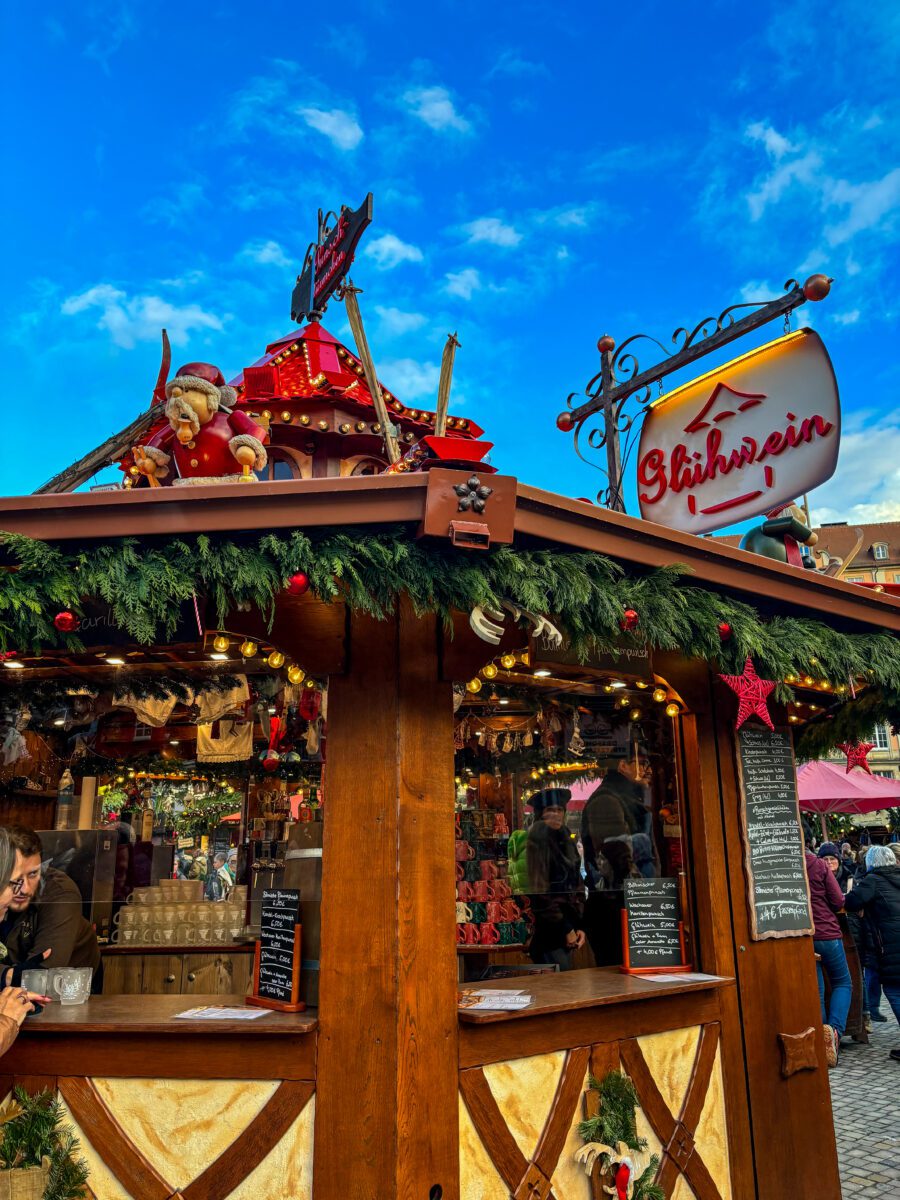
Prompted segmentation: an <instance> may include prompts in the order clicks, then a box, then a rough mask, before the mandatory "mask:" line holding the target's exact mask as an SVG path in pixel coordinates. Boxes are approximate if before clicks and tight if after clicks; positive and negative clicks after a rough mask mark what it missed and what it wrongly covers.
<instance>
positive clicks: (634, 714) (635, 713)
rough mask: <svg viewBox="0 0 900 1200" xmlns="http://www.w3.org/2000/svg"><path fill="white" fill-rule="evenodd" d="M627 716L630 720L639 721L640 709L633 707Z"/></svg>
mask: <svg viewBox="0 0 900 1200" xmlns="http://www.w3.org/2000/svg"><path fill="white" fill-rule="evenodd" d="M628 716H629V717H630V718H631V720H632V721H639V720H640V719H641V710H640V709H639V708H633V709H632V710H631V712H630V713H629V714H628Z"/></svg>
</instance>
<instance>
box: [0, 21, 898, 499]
mask: <svg viewBox="0 0 900 1200" xmlns="http://www.w3.org/2000/svg"><path fill="white" fill-rule="evenodd" d="M3 13H4V30H3V42H4V59H5V61H4V64H3V79H4V100H5V113H4V122H3V132H2V137H3V141H4V147H3V161H4V165H5V168H6V175H7V186H6V187H5V188H4V191H3V197H2V201H0V203H2V205H3V208H4V210H5V211H4V213H3V222H2V228H3V229H4V231H5V233H6V237H5V239H4V241H5V246H4V259H5V265H6V272H5V275H6V287H5V288H4V290H3V295H2V301H0V303H2V310H3V311H2V323H0V343H2V351H3V356H4V361H5V362H6V363H7V371H8V373H9V374H12V373H16V375H19V376H21V378H20V379H19V382H18V383H17V384H15V385H14V386H13V388H12V390H13V392H14V394H15V397H16V400H17V401H19V402H21V400H24V401H25V408H24V409H22V407H21V403H17V404H16V410H17V411H18V412H19V413H20V414H23V415H24V414H29V416H27V417H26V418H25V420H23V421H17V422H16V427H17V430H18V432H17V435H16V439H15V449H14V450H13V451H11V452H10V453H9V454H8V455H7V459H6V463H5V467H4V471H3V477H2V484H0V486H2V488H3V490H4V491H5V492H6V493H19V492H27V491H30V490H32V489H33V488H34V487H36V486H38V485H39V484H40V483H42V482H43V481H44V480H45V479H46V478H48V477H49V476H50V475H51V474H53V473H54V472H55V471H56V470H58V469H60V468H62V467H63V466H65V465H67V464H68V463H69V462H71V461H73V460H74V459H75V458H76V457H77V456H79V455H80V454H82V453H84V452H86V451H87V450H88V449H90V448H91V447H92V446H93V445H96V444H97V443H99V442H100V441H101V440H102V439H103V438H105V437H106V436H107V435H108V434H110V433H111V432H113V431H114V430H117V429H119V428H121V427H123V426H124V425H125V424H127V423H128V421H130V420H131V419H132V418H133V417H134V416H136V415H137V414H138V413H139V412H140V411H142V410H143V409H144V408H145V407H146V404H147V402H148V400H149V397H150V393H151V390H152V387H153V383H154V380H155V376H156V371H157V367H158V362H159V329H160V327H161V326H162V325H166V326H167V328H168V329H169V332H170V335H171V337H172V341H173V345H174V359H175V366H177V365H178V364H179V362H181V361H186V360H196V359H205V360H210V361H214V362H216V363H218V364H219V365H221V366H222V368H223V370H224V371H225V372H226V375H228V374H231V373H233V372H235V371H237V370H238V369H240V368H241V367H242V366H244V365H245V364H247V363H250V362H252V361H253V360H254V359H255V358H256V357H258V355H259V354H260V353H261V352H262V350H263V347H264V345H265V343H266V342H267V341H269V340H273V339H274V338H275V337H276V336H278V335H280V334H283V333H285V332H287V331H288V330H289V329H290V328H291V322H290V316H289V312H290V308H289V304H290V294H291V287H292V283H293V279H294V276H295V275H296V273H297V270H298V269H299V266H300V262H301V260H302V256H303V253H304V250H305V248H306V245H307V243H308V242H309V241H310V240H311V238H313V237H314V235H315V218H316V210H317V209H318V207H319V206H323V207H337V206H339V204H340V203H341V202H345V203H349V204H351V205H352V206H353V207H355V206H356V205H357V204H359V202H360V201H361V200H362V198H363V196H364V195H365V193H366V191H368V190H372V191H373V192H374V194H375V221H374V224H373V226H372V228H371V229H370V230H369V231H368V232H367V234H366V235H365V238H364V241H363V243H362V245H361V247H360V252H359V255H358V258H357V263H356V266H355V268H354V272H353V273H354V278H355V281H356V283H357V284H358V285H359V286H361V287H362V288H363V289H364V290H363V295H362V296H361V298H360V302H361V304H362V307H363V313H364V315H365V317H366V322H367V327H368V330H369V340H370V343H371V345H372V348H373V351H374V354H375V357H376V362H377V365H378V368H379V373H380V375H381V376H382V378H383V379H384V381H385V383H386V384H387V385H388V386H389V387H390V388H391V389H392V390H394V391H396V393H397V394H398V395H399V396H400V397H401V398H402V399H403V400H405V401H406V402H408V403H415V402H418V403H422V404H423V405H424V404H426V403H428V404H430V405H431V406H432V407H433V405H434V397H435V394H436V389H437V375H438V364H439V361H440V352H441V347H442V345H443V341H444V338H445V336H446V334H447V332H448V331H449V330H453V329H456V330H458V332H459V339H460V342H461V343H462V348H461V350H460V351H459V352H458V354H457V360H456V361H457V371H456V376H455V380H454V401H453V408H454V410H456V411H463V412H465V413H466V414H467V415H469V416H471V417H473V418H475V419H477V420H478V421H479V423H480V424H482V425H483V426H484V427H485V429H486V430H487V434H488V436H489V437H490V438H491V439H492V440H493V441H495V443H496V446H497V448H496V450H495V452H494V455H493V461H494V463H495V464H496V465H497V466H498V467H499V468H500V469H501V470H503V471H509V472H512V473H514V474H516V475H517V476H519V477H520V478H521V479H523V480H526V481H527V482H529V483H534V484H537V485H540V486H543V487H547V488H550V489H552V490H556V491H559V492H562V493H564V494H567V495H587V496H593V495H594V494H595V493H596V491H597V489H598V488H599V487H600V486H601V485H602V478H601V476H600V475H599V473H597V472H595V471H593V470H592V469H590V468H589V467H587V466H585V465H583V464H582V463H581V462H580V461H579V460H578V459H577V458H576V457H575V454H574V451H573V448H572V438H571V436H567V435H564V434H562V433H559V432H558V431H557V430H556V428H555V424H554V420H555V417H556V414H557V413H558V412H559V411H560V410H561V409H562V407H563V406H564V401H565V397H566V395H567V394H568V392H570V391H572V390H575V389H577V388H580V387H582V386H583V385H584V383H585V382H586V381H587V379H588V378H589V377H590V375H592V374H593V372H594V371H595V369H596V367H597V352H596V349H595V345H596V340H597V337H598V336H599V335H600V334H601V333H603V332H610V333H612V334H613V335H614V336H616V337H617V339H618V340H619V341H621V340H623V339H624V338H625V337H626V336H628V335H629V334H631V333H634V332H637V331H639V330H642V331H646V332H650V333H653V334H655V335H656V336H658V337H660V338H661V339H663V340H664V339H665V338H667V337H668V336H669V335H670V334H671V331H672V330H674V329H675V328H676V327H677V326H679V325H683V324H688V325H690V324H694V323H696V321H698V320H699V319H700V318H701V317H702V316H704V315H705V314H707V313H709V312H718V311H719V310H720V309H722V308H724V307H725V306H726V305H727V304H729V303H733V302H735V301H737V300H740V299H747V298H750V299H755V298H757V297H762V298H766V297H769V296H774V295H778V294H780V292H781V288H782V285H783V283H784V280H785V279H787V278H788V277H789V276H797V277H799V278H800V279H803V278H804V277H805V275H806V274H808V273H810V272H812V271H814V270H823V271H826V272H828V273H829V274H831V275H833V276H834V277H835V285H834V288H833V291H832V295H831V296H830V297H829V299H828V300H827V301H826V302H825V303H824V304H822V305H819V306H817V307H816V308H815V310H814V311H813V312H812V313H811V316H812V323H813V324H814V325H815V327H816V328H817V329H818V330H819V332H820V333H821V334H822V336H823V337H824V338H825V340H826V344H827V345H828V347H829V350H830V352H831V355H832V358H833V361H834V364H835V368H836V370H837V375H838V380H839V383H840V387H841V393H842V400H843V405H844V414H845V436H844V442H843V448H842V457H841V463H840V466H839V468H838V475H837V476H836V477H835V479H834V480H833V481H832V482H831V483H829V484H826V485H824V486H823V487H822V488H820V489H819V490H818V492H817V493H816V494H815V495H814V497H813V500H814V504H815V506H816V507H815V510H814V511H815V515H816V516H817V517H819V518H820V519H821V518H824V519H831V520H835V519H841V518H845V517H846V518H848V519H851V520H854V519H855V520H865V519H884V518H900V489H898V487H897V483H898V480H900V469H898V468H900V416H898V413H897V408H896V400H897V397H898V393H900V386H898V385H900V367H898V355H897V351H898V347H900V336H898V324H900V304H898V298H897V290H898V267H900V255H898V252H897V242H896V238H897V232H898V213H900V151H898V145H900V139H898V132H900V104H898V99H897V88H896V75H897V62H898V50H900V9H898V8H897V7H896V6H894V5H888V4H885V3H881V4H875V5H872V4H862V3H858V2H857V0H847V2H845V3H844V4H842V5H841V6H839V9H835V8H834V6H833V5H828V4H825V3H824V2H822V0H819V2H811V0H779V2H778V3H765V2H759V0H757V2H756V3H754V4H753V5H748V4H746V3H744V4H740V5H738V4H734V3H722V2H717V0H708V2H707V3H704V4H702V5H701V4H678V5H675V4H671V3H655V4H654V3H640V2H639V3H637V4H633V5H616V6H612V5H607V4H597V3H593V4H587V3H568V4H567V3H561V4H557V5H547V4H540V5H538V4H535V3H531V2H530V0H518V2H517V3H515V4H512V3H505V2H498V3H495V4H485V3H483V2H482V3H478V4H475V3H470V2H468V0H454V2H453V3H446V2H444V0H432V3H429V4H426V5H421V4H410V3H406V2H404V3H393V4H384V3H382V4H378V3H374V4H373V3H371V2H370V3H367V4H357V3H354V2H353V0H348V2H346V3H344V4H342V5H340V6H326V7H325V8H320V9H319V10H315V11H313V10H310V9H309V8H308V7H303V6H290V5H283V4H274V3H268V2H267V0H257V2H256V3H253V4H238V3H227V2H219V3H215V2H211V3H205V4H198V3H194V2H192V0H187V2H183V3H179V4H171V3H164V2H157V3H149V2H140V0H85V3H84V4H80V5H77V6H76V5H74V4H70V3H64V4H63V3H45V4H42V5H40V6H36V5H13V4H11V3H9V2H7V3H6V4H4V6H3ZM812 307H813V306H809V305H808V306H806V309H804V310H803V312H804V320H806V314H807V312H808V310H810V309H812ZM324 324H325V325H326V327H328V328H331V329H332V331H333V332H335V333H336V334H338V335H339V336H345V337H347V338H349V333H348V331H347V327H346V322H345V318H344V314H343V311H342V309H341V307H340V306H339V305H337V304H333V305H332V306H331V308H330V309H329V311H328V313H327V315H326V317H325V321H324ZM772 332H773V331H772V329H771V328H770V329H769V330H768V331H764V332H763V333H762V334H760V335H758V338H757V340H758V341H762V340H767V339H768V338H769V337H770V336H771V335H772ZM750 344H752V343H747V345H750ZM741 348H742V349H743V348H745V347H743V346H742V347H741ZM12 399H13V397H12V396H11V397H9V401H12ZM9 401H8V402H9ZM632 495H633V489H632ZM630 510H631V511H635V508H634V505H633V503H632V504H631V505H630Z"/></svg>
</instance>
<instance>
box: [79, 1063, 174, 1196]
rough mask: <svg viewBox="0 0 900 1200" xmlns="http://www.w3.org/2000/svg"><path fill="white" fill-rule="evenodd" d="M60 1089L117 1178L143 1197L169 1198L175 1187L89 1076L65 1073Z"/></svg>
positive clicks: (88, 1137)
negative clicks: (118, 1116) (137, 1143)
mask: <svg viewBox="0 0 900 1200" xmlns="http://www.w3.org/2000/svg"><path fill="white" fill-rule="evenodd" d="M59 1092H60V1095H61V1096H62V1098H63V1099H64V1100H65V1102H66V1104H67V1105H68V1106H69V1108H70V1109H71V1111H72V1115H73V1116H74V1118H75V1120H76V1121H77V1122H78V1124H79V1126H80V1127H81V1131H82V1133H83V1134H84V1136H85V1137H86V1138H87V1139H88V1140H89V1141H90V1143H91V1145H92V1146H93V1147H94V1149H95V1150H96V1152H97V1153H98V1154H99V1155H100V1157H101V1158H102V1159H103V1161H104V1163H105V1164H106V1166H107V1167H109V1169H110V1171H112V1173H113V1175H115V1177H116V1179H118V1181H119V1182H120V1183H121V1184H122V1186H123V1187H124V1188H125V1190H126V1191H127V1192H128V1193H129V1194H130V1195H132V1196H135V1197H138V1196H139V1197H140V1200H170V1197H171V1196H172V1192H173V1189H172V1188H171V1187H170V1186H169V1184H168V1183H167V1182H166V1180H165V1179H163V1177H162V1175H160V1174H159V1172H158V1171H157V1170H156V1168H155V1167H154V1166H153V1165H152V1164H151V1163H150V1162H149V1161H148V1160H147V1159H146V1158H145V1157H144V1155H143V1154H142V1153H141V1151H140V1150H139V1149H138V1148H137V1146H136V1145H135V1144H134V1142H133V1141H132V1140H131V1138H130V1137H129V1136H128V1135H127V1134H126V1133H125V1131H124V1130H123V1129H122V1127H121V1126H120V1125H119V1123H118V1122H117V1121H116V1120H115V1118H114V1117H113V1115H112V1113H111V1112H110V1111H109V1109H108V1108H107V1107H106V1105H105V1104H104V1103H103V1100H102V1098H101V1096H100V1094H99V1092H98V1091H97V1089H96V1088H95V1087H94V1085H93V1083H92V1082H91V1081H90V1079H76V1078H69V1077H66V1076H63V1077H62V1078H61V1079H60V1080H59Z"/></svg>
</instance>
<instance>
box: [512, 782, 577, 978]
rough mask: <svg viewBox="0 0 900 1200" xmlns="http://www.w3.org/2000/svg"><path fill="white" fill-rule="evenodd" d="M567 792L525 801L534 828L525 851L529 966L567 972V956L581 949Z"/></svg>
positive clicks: (559, 790)
mask: <svg viewBox="0 0 900 1200" xmlns="http://www.w3.org/2000/svg"><path fill="white" fill-rule="evenodd" d="M571 796H572V793H571V792H570V791H569V790H568V788H545V789H544V790H543V791H541V792H537V793H536V794H535V795H534V796H532V797H531V799H530V801H529V803H530V805H531V807H532V809H533V810H534V823H533V824H532V826H531V829H530V830H529V831H528V842H527V845H526V848H525V854H526V860H527V863H528V884H529V887H530V888H531V891H530V893H529V896H530V899H531V910H532V912H533V913H534V935H533V936H532V939H531V944H530V946H529V948H528V953H529V955H530V957H531V960H532V962H536V963H556V964H557V965H558V966H559V969H560V970H561V971H571V969H572V954H573V952H574V951H575V950H579V949H581V947H582V946H583V945H584V919H583V912H584V883H583V882H582V878H581V856H580V854H579V853H578V847H577V845H576V842H575V836H574V834H572V833H570V832H569V830H568V829H567V828H566V805H567V804H568V803H569V800H570V799H571Z"/></svg>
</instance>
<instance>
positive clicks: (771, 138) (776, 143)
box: [745, 121, 796, 160]
mask: <svg viewBox="0 0 900 1200" xmlns="http://www.w3.org/2000/svg"><path fill="white" fill-rule="evenodd" d="M745 134H746V136H747V137H748V138H749V139H750V141H751V142H761V143H762V145H763V146H765V148H766V152H767V153H768V154H769V156H770V157H771V158H774V159H776V160H777V159H779V158H784V156H785V154H788V153H789V152H790V151H792V150H795V149H796V147H795V146H794V145H793V144H792V143H791V142H789V141H788V139H787V138H786V137H783V136H782V134H780V133H779V132H778V130H777V129H773V128H772V126H771V125H769V124H768V122H766V121H755V122H754V123H753V124H752V125H748V126H747V128H746V130H745Z"/></svg>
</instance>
